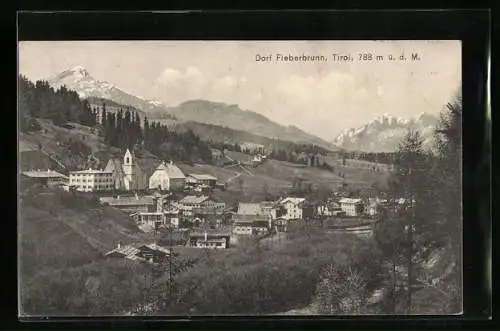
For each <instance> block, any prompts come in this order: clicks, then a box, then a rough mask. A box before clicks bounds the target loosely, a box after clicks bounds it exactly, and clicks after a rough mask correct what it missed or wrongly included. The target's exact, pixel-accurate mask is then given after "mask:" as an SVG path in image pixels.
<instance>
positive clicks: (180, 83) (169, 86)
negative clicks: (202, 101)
mask: <svg viewBox="0 0 500 331" xmlns="http://www.w3.org/2000/svg"><path fill="white" fill-rule="evenodd" d="M205 86H206V78H205V76H204V75H203V73H202V72H201V70H200V69H198V68H197V67H194V66H188V67H186V68H185V69H184V70H177V69H173V68H165V69H164V70H163V71H162V72H161V74H160V75H159V76H158V77H157V78H156V80H155V85H154V88H153V94H154V95H155V96H156V97H157V98H158V99H160V100H162V101H164V102H166V103H168V104H176V103H179V102H182V101H185V100H188V99H197V98H201V97H202V96H203V92H204V90H205Z"/></svg>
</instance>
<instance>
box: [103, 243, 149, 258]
mask: <svg viewBox="0 0 500 331" xmlns="http://www.w3.org/2000/svg"><path fill="white" fill-rule="evenodd" d="M139 252H140V250H139V249H138V248H137V247H135V245H125V246H121V247H117V248H115V249H113V250H112V251H109V252H108V253H106V256H109V255H115V254H119V255H123V256H124V257H127V258H130V259H132V260H141V258H140V257H139V256H137V254H138V253H139Z"/></svg>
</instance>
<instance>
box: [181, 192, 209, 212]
mask: <svg viewBox="0 0 500 331" xmlns="http://www.w3.org/2000/svg"><path fill="white" fill-rule="evenodd" d="M208 199H209V197H208V196H206V195H200V196H197V195H187V196H185V197H184V198H182V199H181V200H180V201H179V209H180V210H181V212H182V214H183V215H185V216H193V215H194V212H193V210H194V209H197V208H201V207H202V203H203V202H204V201H207V200H208Z"/></svg>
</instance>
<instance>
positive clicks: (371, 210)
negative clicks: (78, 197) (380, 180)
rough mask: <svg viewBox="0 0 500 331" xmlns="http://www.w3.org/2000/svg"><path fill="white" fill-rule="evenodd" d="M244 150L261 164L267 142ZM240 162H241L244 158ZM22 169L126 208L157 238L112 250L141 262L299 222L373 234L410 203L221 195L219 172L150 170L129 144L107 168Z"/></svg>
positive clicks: (335, 195) (216, 153) (252, 163)
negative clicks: (384, 212) (380, 221)
mask: <svg viewBox="0 0 500 331" xmlns="http://www.w3.org/2000/svg"><path fill="white" fill-rule="evenodd" d="M246 150H247V151H251V152H250V153H249V154H250V155H249V158H248V159H249V162H248V163H247V164H246V165H247V166H249V167H257V166H259V165H260V164H262V163H264V162H266V160H267V156H266V154H265V152H264V150H263V149H262V148H261V146H247V149H246ZM223 154H224V151H220V150H217V149H212V156H213V159H214V162H215V163H220V161H221V156H222V155H223ZM348 161H350V162H353V161H355V160H348ZM358 162H359V161H358ZM361 163H362V165H361V166H363V167H365V168H366V165H365V164H364V163H368V162H364V163H363V162H362V161H361ZM236 164H239V165H240V166H241V163H240V162H236ZM370 167H371V166H370ZM23 175H25V176H27V177H30V178H32V179H34V180H36V181H38V182H39V183H40V184H41V185H42V186H47V187H56V188H59V189H62V190H64V191H77V192H82V193H86V194H94V195H96V196H98V197H99V202H100V204H102V205H105V206H111V207H113V208H116V209H118V210H121V211H123V212H125V213H126V215H128V220H129V221H130V222H132V223H134V224H136V225H137V226H138V228H139V229H140V230H141V231H142V232H144V233H147V234H150V235H151V236H152V238H153V240H154V242H153V243H149V244H144V243H132V244H128V245H123V244H122V243H120V242H117V243H116V248H115V249H113V250H111V251H109V252H108V253H107V254H106V256H108V257H122V258H127V259H131V260H139V261H143V262H148V261H150V260H151V259H152V256H157V255H158V256H164V255H165V254H168V252H169V249H171V248H172V246H187V247H194V248H204V249H231V248H232V247H235V246H237V245H238V242H239V241H240V239H241V238H248V237H252V238H259V239H262V238H266V237H273V236H279V235H280V234H282V233H286V232H287V228H288V227H289V226H293V225H297V224H307V225H308V226H310V227H326V228H328V229H329V231H351V232H354V233H357V234H359V235H361V236H365V237H366V236H370V234H371V228H372V225H373V224H374V222H376V220H377V216H378V215H379V213H380V210H381V207H385V209H386V208H387V207H389V206H392V207H393V208H392V210H395V211H396V210H397V209H398V208H402V207H404V206H405V205H406V200H405V199H399V200H397V201H388V200H387V199H381V198H378V197H373V198H368V199H362V198H358V197H352V196H349V197H348V196H346V194H342V193H341V192H334V191H332V192H330V194H329V195H328V196H327V197H325V198H323V199H321V200H318V199H316V200H315V201H312V200H308V199H307V198H305V197H303V196H300V195H297V194H295V195H293V196H283V197H280V198H278V199H275V200H270V201H257V202H255V201H254V202H239V203H237V205H232V204H230V203H228V202H227V201H224V200H222V199H220V198H217V197H215V194H214V192H217V191H223V190H225V186H226V185H225V183H223V182H220V181H219V179H218V178H216V177H215V176H212V175H210V174H207V173H188V174H185V173H183V171H182V170H181V169H180V168H179V167H178V166H177V165H176V164H175V163H174V162H173V161H171V160H168V161H162V162H161V163H160V164H159V165H158V166H157V167H156V168H155V169H154V171H153V172H152V173H151V174H149V175H148V173H147V172H146V171H144V170H143V169H142V168H141V166H140V165H139V162H138V161H137V158H136V157H135V155H134V153H133V152H131V151H130V150H129V149H127V150H126V151H125V154H124V155H123V158H121V159H120V158H112V159H110V160H109V161H108V162H107V164H106V167H105V168H103V169H92V168H90V169H86V170H74V171H69V176H66V175H64V174H61V173H59V172H57V171H55V170H51V169H47V170H46V171H42V170H38V169H37V170H32V171H25V172H23ZM113 192H114V193H113ZM116 192H119V193H116ZM166 234H168V235H169V236H170V237H171V238H172V237H174V238H176V239H175V240H170V241H168V245H163V246H162V245H160V244H158V242H160V241H161V240H160V239H159V238H165V236H168V235H166ZM164 241H165V240H164ZM148 256H149V257H148ZM151 261H152V260H151Z"/></svg>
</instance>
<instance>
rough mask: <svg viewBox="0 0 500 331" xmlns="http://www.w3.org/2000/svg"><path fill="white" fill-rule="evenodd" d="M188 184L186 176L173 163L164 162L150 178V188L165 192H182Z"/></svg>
mask: <svg viewBox="0 0 500 331" xmlns="http://www.w3.org/2000/svg"><path fill="white" fill-rule="evenodd" d="M185 184H186V176H184V174H183V173H182V171H181V169H179V167H177V166H176V165H175V164H174V163H173V162H172V161H170V162H169V163H165V162H162V163H161V164H160V165H159V166H158V167H157V168H156V170H155V171H154V172H153V174H152V175H151V177H150V178H149V188H150V189H157V188H159V189H160V190H163V191H170V190H182V189H183V188H184V186H185Z"/></svg>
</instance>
